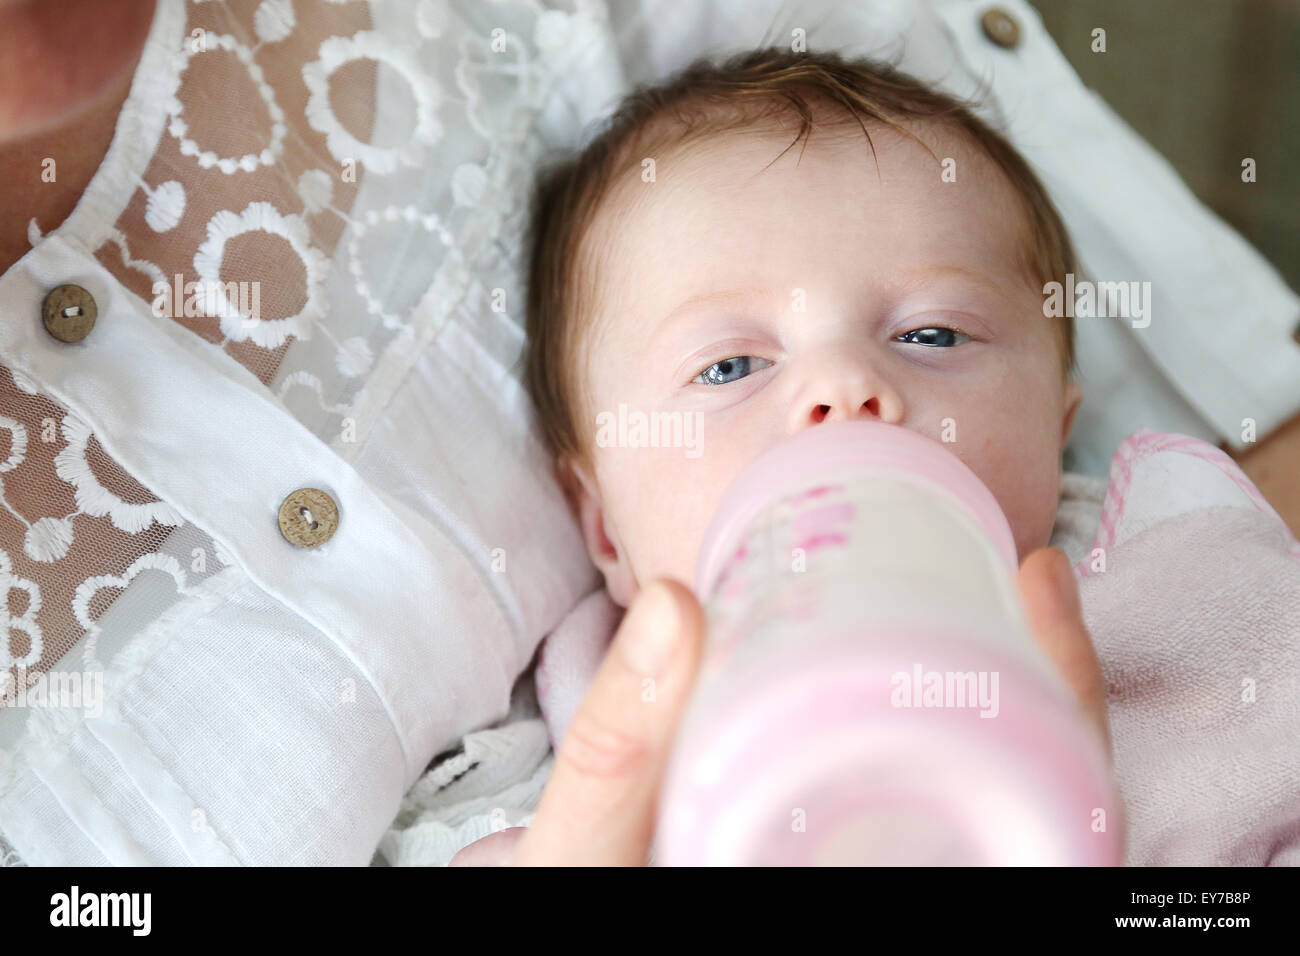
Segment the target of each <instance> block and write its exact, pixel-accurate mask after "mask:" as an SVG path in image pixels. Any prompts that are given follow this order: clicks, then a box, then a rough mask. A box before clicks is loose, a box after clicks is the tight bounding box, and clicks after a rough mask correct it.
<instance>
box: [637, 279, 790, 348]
mask: <svg viewBox="0 0 1300 956" xmlns="http://www.w3.org/2000/svg"><path fill="white" fill-rule="evenodd" d="M792 293H793V290H781V289H776V288H760V287H755V286H747V287H744V288H740V289H718V290H715V291H713V292H704V293H701V294H700V295H693V296H691V297H690V298H687V299H685V300H683V301H682V302H680V303H678V304H677V305H676V306H674V307H673V309H672V311H670V312H669V313H668V314H667V315H666V316H664V318H663V321H661V322H660V323H659V327H658V328H657V329H655V331H654V337H656V338H658V337H659V336H663V335H667V334H668V333H669V332H671V331H672V329H673V327H675V326H677V325H680V324H681V323H682V322H683V321H685V320H686V319H687V318H689V317H690V316H691V315H693V314H695V313H696V312H699V311H702V310H704V309H706V308H716V307H717V306H720V305H738V304H746V303H748V304H752V305H756V304H759V303H765V302H772V301H773V300H774V299H776V298H778V297H780V296H785V295H791V294H792Z"/></svg>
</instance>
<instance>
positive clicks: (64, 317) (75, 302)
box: [41, 285, 99, 342]
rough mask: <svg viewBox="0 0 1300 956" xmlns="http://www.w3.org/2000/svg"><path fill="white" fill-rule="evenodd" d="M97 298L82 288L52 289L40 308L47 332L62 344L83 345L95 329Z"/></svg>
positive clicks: (76, 286) (59, 287)
mask: <svg viewBox="0 0 1300 956" xmlns="http://www.w3.org/2000/svg"><path fill="white" fill-rule="evenodd" d="M98 315H99V308H98V307H97V306H96V305H95V297H94V296H92V295H91V294H90V293H89V292H87V291H86V290H85V289H83V288H82V287H81V286H79V285H61V286H58V287H57V288H54V289H51V290H50V293H49V295H47V296H46V297H45V302H44V304H43V305H42V306H41V318H42V319H43V320H44V322H45V330H46V331H47V332H49V333H50V335H52V336H54V337H55V338H56V339H58V340H59V341H60V342H80V341H81V340H82V339H84V338H85V337H86V336H87V335H89V334H90V330H91V329H93V328H94V327H95V318H96V317H97V316H98Z"/></svg>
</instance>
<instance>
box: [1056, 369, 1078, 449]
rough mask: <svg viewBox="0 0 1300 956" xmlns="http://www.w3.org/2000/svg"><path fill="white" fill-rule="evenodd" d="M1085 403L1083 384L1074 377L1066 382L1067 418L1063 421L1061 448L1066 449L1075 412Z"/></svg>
mask: <svg viewBox="0 0 1300 956" xmlns="http://www.w3.org/2000/svg"><path fill="white" fill-rule="evenodd" d="M1081 404H1083V386H1082V385H1080V384H1079V383H1078V382H1076V381H1075V380H1074V379H1072V378H1071V379H1069V380H1068V381H1066V383H1065V419H1064V421H1062V422H1061V449H1062V450H1064V449H1065V446H1066V443H1068V442H1069V440H1070V429H1071V428H1073V427H1074V413H1075V412H1077V411H1078V410H1079V406H1080V405H1081Z"/></svg>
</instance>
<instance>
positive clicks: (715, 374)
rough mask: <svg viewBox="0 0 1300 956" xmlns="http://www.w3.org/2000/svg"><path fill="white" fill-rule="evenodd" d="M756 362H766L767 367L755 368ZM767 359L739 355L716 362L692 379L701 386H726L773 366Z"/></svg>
mask: <svg viewBox="0 0 1300 956" xmlns="http://www.w3.org/2000/svg"><path fill="white" fill-rule="evenodd" d="M754 362H766V363H767V364H766V365H759V366H757V367H754V366H753V364H752V363H754ZM771 364H772V363H771V362H768V361H767V359H761V358H755V357H754V356H752V355H738V356H734V357H732V358H729V359H723V360H722V361H721V362H714V363H713V364H712V365H710V366H709V367H708V368H706V369H705V370H704V371H703V372H701V373H700V374H699V375H697V376H695V378H693V379H692V381H694V382H699V383H700V384H701V385H726V384H727V383H728V382H734V381H736V380H738V379H742V378H744V377H745V376H746V375H748V374H749V373H750V372H756V371H758V369H760V368H767V366H768V365H771Z"/></svg>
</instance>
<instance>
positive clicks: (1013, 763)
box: [653, 422, 1120, 866]
mask: <svg viewBox="0 0 1300 956" xmlns="http://www.w3.org/2000/svg"><path fill="white" fill-rule="evenodd" d="M1018 566H1019V562H1018V560H1017V555H1016V547H1015V542H1014V539H1013V537H1012V533H1011V529H1010V526H1009V525H1008V523H1007V520H1006V517H1005V516H1004V515H1003V513H1002V510H1001V509H1000V508H999V506H998V504H997V501H996V500H995V499H994V497H993V495H992V494H991V493H990V492H989V490H988V489H987V488H986V487H985V486H984V484H983V483H982V482H981V481H980V480H979V479H978V478H977V477H976V476H975V474H974V473H973V472H972V471H971V470H970V469H969V468H967V467H966V466H965V465H964V464H963V463H962V462H961V461H960V460H959V459H958V458H957V457H956V456H955V455H954V454H952V452H951V451H949V450H948V449H946V448H945V447H944V446H943V445H942V444H940V443H939V442H937V441H934V440H933V439H930V438H926V437H924V436H921V435H918V434H916V433H915V432H911V431H908V430H906V429H903V428H899V427H897V426H893V425H885V424H880V423H876V422H845V423H833V424H822V425H818V426H815V427H812V428H807V429H804V430H802V431H800V432H798V433H796V434H795V435H792V436H791V437H789V438H787V439H785V440H783V441H782V442H780V443H778V444H777V445H775V446H773V447H772V448H771V449H769V450H768V451H767V452H765V453H764V454H762V455H760V456H759V457H758V458H757V459H756V460H755V461H754V462H753V463H752V464H751V465H750V466H749V467H748V468H747V469H746V470H745V471H744V472H742V473H741V474H740V476H739V477H737V479H736V480H735V481H734V482H733V483H732V485H731V486H730V488H729V489H728V490H727V492H726V494H725V495H724V496H723V499H722V502H721V504H720V505H719V507H718V510H717V512H716V514H715V516H714V518H713V521H712V523H711V525H710V526H709V529H708V531H707V533H706V534H705V537H704V541H703V544H702V546H701V549H700V555H699V561H698V565H697V571H696V582H695V590H696V594H697V595H698V596H699V598H700V601H701V603H702V604H703V606H704V609H705V614H706V618H707V621H708V638H707V644H706V647H705V651H704V660H703V662H702V669H701V672H700V674H699V676H698V678H697V684H696V687H695V690H694V692H693V696H692V698H691V700H690V701H689V702H688V707H687V710H686V712H685V714H684V715H683V719H682V724H681V726H680V730H679V732H678V735H677V738H676V742H675V745H674V747H675V749H674V751H673V752H672V754H671V755H670V760H669V764H668V768H667V772H666V776H665V778H664V784H663V789H662V790H661V792H660V801H659V811H658V820H657V825H656V831H655V842H654V849H653V857H654V862H655V863H656V864H657V865H661V866H692V865H723V866H731V865H739V866H746V865H759V866H766V865H777V866H818V865H910V864H917V865H1116V864H1118V863H1119V862H1120V859H1119V853H1120V839H1119V836H1120V832H1119V831H1120V820H1119V817H1118V814H1117V809H1118V799H1117V791H1116V789H1115V787H1114V782H1113V777H1112V773H1111V764H1110V759H1109V756H1108V755H1107V753H1106V750H1105V747H1104V744H1103V743H1102V741H1101V740H1100V739H1099V737H1098V736H1097V733H1096V731H1095V729H1094V728H1093V727H1092V726H1091V724H1090V723H1089V721H1088V719H1087V717H1086V716H1085V715H1084V713H1083V711H1082V709H1081V707H1080V706H1079V704H1078V702H1077V700H1076V698H1075V696H1074V694H1073V693H1072V692H1071V691H1070V689H1069V688H1068V686H1067V685H1066V683H1065V679H1064V677H1063V676H1062V675H1061V674H1060V673H1059V672H1058V671H1057V670H1056V668H1055V667H1054V666H1053V665H1052V663H1051V662H1050V661H1049V660H1048V658H1047V657H1046V655H1045V654H1044V653H1043V652H1042V651H1041V650H1040V649H1039V647H1038V645H1037V643H1036V642H1035V640H1034V637H1033V635H1032V633H1031V631H1030V629H1029V625H1028V622H1027V621H1026V619H1025V616H1024V611H1023V608H1022V606H1021V602H1020V597H1019V592H1018V590H1017V588H1016V583H1015V572H1016V570H1017V568H1018Z"/></svg>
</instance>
